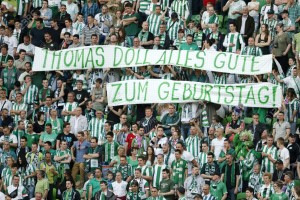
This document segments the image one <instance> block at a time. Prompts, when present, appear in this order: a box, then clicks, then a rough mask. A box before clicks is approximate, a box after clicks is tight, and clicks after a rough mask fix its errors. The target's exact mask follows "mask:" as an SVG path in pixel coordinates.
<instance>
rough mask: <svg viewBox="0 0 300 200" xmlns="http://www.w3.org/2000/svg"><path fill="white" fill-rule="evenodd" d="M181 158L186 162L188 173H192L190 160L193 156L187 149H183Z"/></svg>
mask: <svg viewBox="0 0 300 200" xmlns="http://www.w3.org/2000/svg"><path fill="white" fill-rule="evenodd" d="M181 158H182V159H183V160H185V161H187V162H188V174H189V175H190V174H192V168H193V164H192V160H194V159H195V158H194V156H193V155H192V154H191V153H190V152H188V151H183V153H182V155H181Z"/></svg>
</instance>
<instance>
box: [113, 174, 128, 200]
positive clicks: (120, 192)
mask: <svg viewBox="0 0 300 200" xmlns="http://www.w3.org/2000/svg"><path fill="white" fill-rule="evenodd" d="M127 184H128V183H127V182H126V181H123V180H122V174H121V172H117V173H116V181H115V182H113V183H112V190H113V193H114V194H115V195H116V197H117V199H125V197H126V193H127V192H126V187H127Z"/></svg>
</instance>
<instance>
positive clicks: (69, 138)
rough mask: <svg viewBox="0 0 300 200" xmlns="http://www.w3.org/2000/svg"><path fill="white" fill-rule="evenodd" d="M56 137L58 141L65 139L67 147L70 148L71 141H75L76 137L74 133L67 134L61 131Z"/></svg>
mask: <svg viewBox="0 0 300 200" xmlns="http://www.w3.org/2000/svg"><path fill="white" fill-rule="evenodd" d="M56 139H57V140H59V141H60V142H61V141H63V140H65V141H67V145H68V148H71V147H72V146H73V143H74V142H75V141H77V138H76V137H75V135H74V134H71V133H70V134H68V135H66V134H64V133H61V134H59V135H58V136H57V138H56Z"/></svg>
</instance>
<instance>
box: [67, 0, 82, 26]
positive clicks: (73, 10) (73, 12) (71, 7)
mask: <svg viewBox="0 0 300 200" xmlns="http://www.w3.org/2000/svg"><path fill="white" fill-rule="evenodd" d="M65 5H66V8H67V13H69V14H70V16H71V20H72V21H73V22H75V21H76V18H77V14H78V12H79V10H78V6H77V4H75V3H73V0H68V1H67V2H66V4H65Z"/></svg>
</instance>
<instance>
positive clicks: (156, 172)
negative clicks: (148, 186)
mask: <svg viewBox="0 0 300 200" xmlns="http://www.w3.org/2000/svg"><path fill="white" fill-rule="evenodd" d="M163 169H168V166H167V165H165V164H163V165H159V164H156V165H154V166H153V181H152V186H153V187H156V188H159V185H160V182H161V180H162V170H163Z"/></svg>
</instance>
